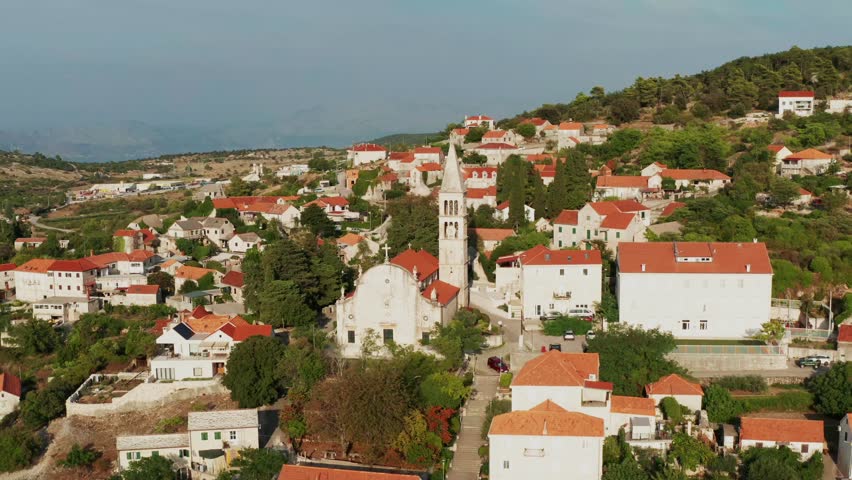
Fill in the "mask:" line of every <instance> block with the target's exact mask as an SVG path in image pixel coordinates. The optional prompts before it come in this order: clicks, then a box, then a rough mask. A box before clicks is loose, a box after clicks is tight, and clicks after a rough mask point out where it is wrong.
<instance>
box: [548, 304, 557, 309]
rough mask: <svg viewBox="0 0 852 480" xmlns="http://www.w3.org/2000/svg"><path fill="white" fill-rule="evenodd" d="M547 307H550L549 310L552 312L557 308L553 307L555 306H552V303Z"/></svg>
mask: <svg viewBox="0 0 852 480" xmlns="http://www.w3.org/2000/svg"><path fill="white" fill-rule="evenodd" d="M547 307H548V308H549V309H551V310H553V309H554V308H556V307H555V306H553V304H552V303H551V304H550V305H548V306H547Z"/></svg>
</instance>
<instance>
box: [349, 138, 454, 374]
mask: <svg viewBox="0 0 852 480" xmlns="http://www.w3.org/2000/svg"><path fill="white" fill-rule="evenodd" d="M465 193H466V189H465V186H464V179H463V177H462V174H461V167H460V165H459V160H458V157H457V155H456V150H455V147H454V146H452V145H451V146H450V152H449V155H447V158H446V161H445V164H444V177H443V180H442V182H441V188H440V190H439V192H438V209H439V210H438V225H436V227H437V228H438V258H435V256H434V255H432V254H430V253H429V252H427V251H425V250H420V251H416V250H412V249H408V250H406V251H404V252H402V253H400V254H399V255H397V256H395V257H393V258H388V255H387V251H388V248H387V246H386V247H385V262H384V263H383V264H381V265H376V266H375V267H373V268H371V269H369V270H367V271H366V272H364V273H362V274H361V275H360V276H359V278H358V280H357V281H356V282H355V290H354V291H353V292H351V293H349V294H348V295H344V296H342V297H341V298H340V299H339V300H338V301H337V304H336V308H335V312H336V315H335V316H336V319H337V332H336V337H337V344H338V347H339V349H340V354H341V355H342V356H343V357H348V358H354V357H359V356H361V355H362V349H363V346H364V343H365V340H367V339H369V340H368V341H367V343H368V344H375V345H376V346H377V347H382V346H383V345H385V344H388V343H391V342H392V343H394V344H396V345H403V346H409V345H411V346H417V345H420V343H421V341H423V340H427V341H428V340H429V338H430V336H431V335H432V334H433V333H434V332H435V330H436V325H446V324H447V323H448V322H449V321H450V320H452V318H453V316H454V315H455V313H456V311H457V310H458V309H459V308H460V307H466V306H467V305H468V266H469V265H468V263H469V258H468V250H467V241H468V240H467V206H466V204H465Z"/></svg>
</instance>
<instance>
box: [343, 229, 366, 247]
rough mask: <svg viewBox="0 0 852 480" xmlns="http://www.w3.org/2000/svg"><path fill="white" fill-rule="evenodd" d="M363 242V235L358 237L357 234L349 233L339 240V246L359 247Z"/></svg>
mask: <svg viewBox="0 0 852 480" xmlns="http://www.w3.org/2000/svg"><path fill="white" fill-rule="evenodd" d="M363 241H364V237H362V236H361V235H358V234H357V233H352V232H348V233H346V235H344V236H342V237H340V238H338V239H337V244H338V245H346V246H350V247H351V246H353V245H358V244H359V243H361V242H363Z"/></svg>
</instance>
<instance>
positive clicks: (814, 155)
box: [784, 148, 833, 162]
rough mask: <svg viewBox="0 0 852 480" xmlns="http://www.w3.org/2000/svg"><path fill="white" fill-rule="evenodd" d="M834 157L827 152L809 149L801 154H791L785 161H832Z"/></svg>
mask: <svg viewBox="0 0 852 480" xmlns="http://www.w3.org/2000/svg"><path fill="white" fill-rule="evenodd" d="M832 158H833V157H832V156H831V155H829V154H828V153H825V152H820V151H819V150H817V149H815V148H808V149H807V150H802V151H801V152H796V153H792V154H790V155H789V156H788V157H787V158H785V159H784V161H785V162H786V161H790V160H831V159H832Z"/></svg>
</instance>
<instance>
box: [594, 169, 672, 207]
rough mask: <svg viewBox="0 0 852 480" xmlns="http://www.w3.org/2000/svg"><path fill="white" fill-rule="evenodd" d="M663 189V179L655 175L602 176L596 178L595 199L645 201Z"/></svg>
mask: <svg viewBox="0 0 852 480" xmlns="http://www.w3.org/2000/svg"><path fill="white" fill-rule="evenodd" d="M662 187H663V177H661V176H660V175H654V176H651V177H645V176H641V175H635V176H634V175H608V174H604V175H600V176H598V177H596V178H595V198H597V199H609V198H615V199H617V200H637V201H640V202H641V201H642V200H643V199H645V198H647V197H648V196H651V195H653V194H656V193H658V192H660V190H661V189H662Z"/></svg>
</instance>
